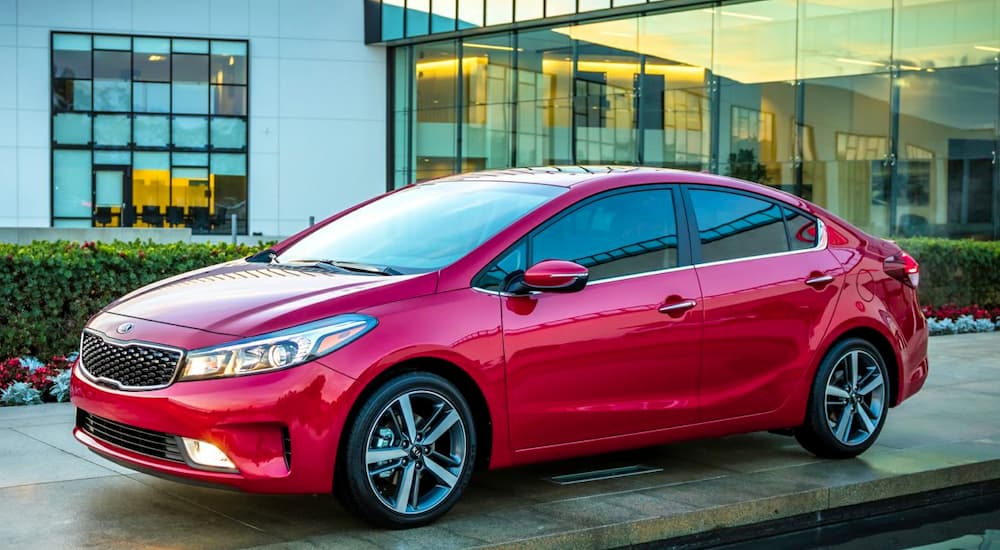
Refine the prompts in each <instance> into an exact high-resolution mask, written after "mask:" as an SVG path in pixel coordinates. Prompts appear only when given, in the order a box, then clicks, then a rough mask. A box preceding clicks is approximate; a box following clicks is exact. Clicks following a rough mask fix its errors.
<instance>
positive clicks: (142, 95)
mask: <svg viewBox="0 0 1000 550" xmlns="http://www.w3.org/2000/svg"><path fill="white" fill-rule="evenodd" d="M132 110H133V111H135V112H137V113H169V112H170V84H167V83H147V82H135V83H133V84H132Z"/></svg>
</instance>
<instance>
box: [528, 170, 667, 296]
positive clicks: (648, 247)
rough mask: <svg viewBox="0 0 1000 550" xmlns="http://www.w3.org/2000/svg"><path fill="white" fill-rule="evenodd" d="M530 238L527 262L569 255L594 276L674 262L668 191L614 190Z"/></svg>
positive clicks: (618, 274)
mask: <svg viewBox="0 0 1000 550" xmlns="http://www.w3.org/2000/svg"><path fill="white" fill-rule="evenodd" d="M530 238H531V247H530V250H531V263H532V264H534V263H537V262H540V261H542V260H569V261H571V262H576V263H578V264H580V265H582V266H584V267H586V268H587V269H589V270H590V280H591V281H599V280H601V279H610V278H612V277H621V276H624V275H635V274H638V273H646V272H649V271H658V270H661V269H667V268H671V267H676V266H677V222H676V220H675V218H674V205H673V193H672V192H671V191H670V190H669V189H662V188H661V189H649V190H642V191H628V192H624V193H615V194H612V195H609V196H606V197H603V198H600V199H597V200H595V201H592V202H590V203H587V204H586V205H584V206H582V207H580V208H577V209H576V210H574V211H572V212H570V213H569V214H567V215H565V216H563V217H562V218H559V219H558V220H556V221H555V222H554V223H552V224H551V225H549V226H547V227H545V228H544V229H542V230H541V231H539V232H537V233H536V234H535V235H534V236H533V237H530Z"/></svg>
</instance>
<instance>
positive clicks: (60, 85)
mask: <svg viewBox="0 0 1000 550" xmlns="http://www.w3.org/2000/svg"><path fill="white" fill-rule="evenodd" d="M92 96H93V91H92V89H91V84H90V81H89V80H65V79H55V80H53V81H52V110H53V111H89V110H90V107H91V97H92Z"/></svg>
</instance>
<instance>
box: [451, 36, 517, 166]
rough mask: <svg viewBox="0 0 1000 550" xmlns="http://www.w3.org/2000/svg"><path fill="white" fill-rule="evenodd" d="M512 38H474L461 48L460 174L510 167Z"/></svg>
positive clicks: (512, 84)
mask: <svg viewBox="0 0 1000 550" xmlns="http://www.w3.org/2000/svg"><path fill="white" fill-rule="evenodd" d="M510 41H511V36H510V35H509V34H504V35H500V36H490V37H477V38H476V40H475V42H472V41H466V42H465V43H464V44H463V47H462V82H463V83H464V85H465V90H464V94H463V95H464V100H465V101H464V103H465V106H464V107H463V109H462V158H463V170H464V169H470V170H481V169H483V168H498V167H506V166H509V165H510V162H511V157H510V151H511V149H510V148H511V136H512V133H513V132H512V131H513V128H512V125H511V123H512V120H511V109H510V102H511V100H512V98H513V87H514V70H513V59H512V58H513V55H512V52H513V50H514V48H513V47H512V46H511V45H510Z"/></svg>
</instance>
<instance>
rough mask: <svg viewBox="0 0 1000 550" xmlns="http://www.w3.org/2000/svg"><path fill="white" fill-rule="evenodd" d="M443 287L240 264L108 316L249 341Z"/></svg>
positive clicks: (168, 284)
mask: <svg viewBox="0 0 1000 550" xmlns="http://www.w3.org/2000/svg"><path fill="white" fill-rule="evenodd" d="M436 287H437V273H436V272H431V273H423V274H418V275H403V276H392V277H383V276H379V275H363V274H357V275H355V274H341V273H335V272H331V271H328V270H325V269H322V268H317V267H282V266H280V265H273V264H258V263H249V262H245V261H242V260H238V261H235V262H229V263H225V264H220V265H217V266H213V267H210V268H205V269H200V270H197V271H191V272H189V273H184V274H182V275H178V276H176V277H171V278H169V279H166V280H163V281H160V282H157V283H153V284H151V285H149V286H146V287H143V288H140V289H139V290H136V291H135V292H132V293H130V294H127V295H125V296H124V297H122V298H120V299H119V300H117V301H115V302H113V303H112V304H111V305H109V306H108V307H107V308H105V309H104V311H107V312H110V313H115V314H118V315H125V316H128V317H134V318H137V319H145V320H149V321H157V322H160V323H168V324H171V325H177V326H181V327H188V328H194V329H199V330H206V331H210V332H216V333H220V334H229V335H233V336H240V337H247V336H255V335H258V334H263V333H266V332H271V331H275V330H281V329H285V328H289V327H293V326H296V325H301V324H303V323H308V322H311V321H316V320H319V319H324V318H327V317H332V316H334V315H338V314H341V313H354V312H358V311H361V310H362V309H366V308H369V307H372V306H377V305H381V304H384V303H387V302H392V301H397V300H405V299H408V298H414V297H417V296H422V295H425V294H431V293H433V292H434V291H435V289H436Z"/></svg>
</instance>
